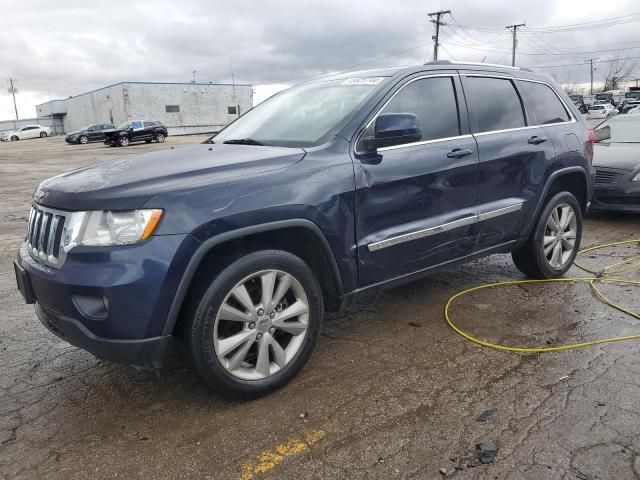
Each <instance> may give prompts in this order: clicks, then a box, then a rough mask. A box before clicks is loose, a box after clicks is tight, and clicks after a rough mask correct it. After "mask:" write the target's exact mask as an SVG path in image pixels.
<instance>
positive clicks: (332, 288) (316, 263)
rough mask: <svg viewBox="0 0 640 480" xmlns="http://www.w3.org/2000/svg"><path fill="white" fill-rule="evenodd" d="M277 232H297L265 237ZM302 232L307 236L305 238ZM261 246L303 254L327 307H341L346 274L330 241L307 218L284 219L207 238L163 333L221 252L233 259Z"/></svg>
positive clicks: (173, 324) (179, 290) (183, 280)
mask: <svg viewBox="0 0 640 480" xmlns="http://www.w3.org/2000/svg"><path fill="white" fill-rule="evenodd" d="M276 232H280V233H296V235H294V236H293V237H292V238H291V239H288V238H286V236H284V235H283V236H282V237H280V238H279V239H277V240H275V241H265V234H267V233H268V234H273V233H276ZM300 234H302V235H303V236H306V237H303V238H301V237H300ZM295 240H299V241H297V242H296V241H295ZM303 240H306V241H308V242H311V243H306V242H305V241H303ZM283 247H284V248H283ZM261 248H280V249H282V250H286V251H289V252H291V253H293V254H296V255H298V256H300V257H301V258H302V259H303V260H304V261H305V262H307V263H308V264H309V266H310V267H311V269H312V270H313V271H314V274H316V275H317V276H318V281H319V283H320V286H321V288H322V292H323V297H324V301H325V307H327V310H330V311H334V310H338V309H339V308H340V305H341V302H342V297H343V295H344V291H343V286H342V277H341V275H340V271H339V269H338V264H337V263H336V260H335V256H334V254H333V251H332V250H331V247H330V245H329V242H328V241H327V239H326V237H325V236H324V234H323V233H322V231H321V230H320V228H319V227H318V226H317V225H316V224H315V223H313V222H311V221H310V220H306V219H291V220H280V221H275V222H270V223H264V224H259V225H253V226H249V227H244V228H239V229H236V230H231V231H228V232H224V233H222V234H220V235H216V236H215V237H212V238H210V239H208V240H205V241H204V242H203V243H202V244H201V245H200V246H199V247H198V249H197V250H196V252H195V253H194V254H193V255H192V257H191V259H190V260H189V263H188V265H187V268H186V269H185V272H184V273H183V275H182V278H181V280H180V283H179V285H178V288H177V290H176V293H175V295H174V298H173V302H172V303H171V307H170V309H169V313H168V315H167V319H166V321H165V325H164V328H163V332H162V333H163V335H171V334H172V333H173V332H174V330H175V327H176V325H177V324H178V321H179V318H180V314H181V312H182V310H183V307H184V306H185V304H186V303H187V301H188V294H189V293H190V292H192V291H193V290H194V288H195V285H194V280H195V279H196V278H197V276H198V274H199V273H200V272H203V271H204V272H206V270H207V268H208V267H209V266H210V265H212V264H213V263H215V261H216V260H218V259H219V257H218V255H217V254H219V253H220V252H222V253H227V254H230V255H229V256H227V257H226V258H227V259H230V260H231V261H233V259H234V256H236V257H240V256H241V255H243V254H246V253H249V252H251V251H256V250H259V249H261ZM317 248H320V249H321V250H320V251H321V252H322V255H317V254H316V255H309V253H310V251H311V249H313V250H314V251H315V249H317Z"/></svg>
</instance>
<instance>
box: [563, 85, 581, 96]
mask: <svg viewBox="0 0 640 480" xmlns="http://www.w3.org/2000/svg"><path fill="white" fill-rule="evenodd" d="M562 88H564V91H565V93H566V94H567V95H573V94H582V88H581V87H580V86H579V85H576V84H575V83H565V84H564V85H563V86H562Z"/></svg>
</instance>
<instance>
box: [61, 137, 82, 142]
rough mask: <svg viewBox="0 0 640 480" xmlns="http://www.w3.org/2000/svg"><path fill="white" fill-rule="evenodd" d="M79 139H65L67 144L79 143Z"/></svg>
mask: <svg viewBox="0 0 640 480" xmlns="http://www.w3.org/2000/svg"><path fill="white" fill-rule="evenodd" d="M78 138H79V137H65V138H64V141H65V142H67V143H78Z"/></svg>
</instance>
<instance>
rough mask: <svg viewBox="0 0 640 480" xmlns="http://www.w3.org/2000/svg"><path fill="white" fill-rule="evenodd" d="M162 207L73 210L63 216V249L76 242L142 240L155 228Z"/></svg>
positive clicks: (126, 242)
mask: <svg viewBox="0 0 640 480" xmlns="http://www.w3.org/2000/svg"><path fill="white" fill-rule="evenodd" d="M162 213H163V212H162V210H160V209H155V210H131V211H127V212H112V211H106V212H103V211H95V212H73V213H72V214H71V215H69V216H68V217H67V221H66V224H65V228H64V235H63V237H62V247H63V248H64V250H65V251H66V252H68V251H69V250H71V249H72V248H73V247H75V246H77V245H85V246H106V245H128V244H132V243H138V242H142V241H143V240H146V239H147V238H149V237H150V236H151V235H152V234H153V232H154V231H155V230H156V228H157V226H158V224H159V223H160V219H161V218H162Z"/></svg>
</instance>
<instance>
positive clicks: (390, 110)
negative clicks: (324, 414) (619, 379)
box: [15, 61, 595, 398]
mask: <svg viewBox="0 0 640 480" xmlns="http://www.w3.org/2000/svg"><path fill="white" fill-rule="evenodd" d="M592 139H595V138H594V137H593V135H590V134H588V130H587V127H586V125H585V123H584V121H583V120H582V118H581V116H580V114H579V112H578V111H577V110H576V108H575V106H574V105H573V103H572V102H571V101H570V100H569V99H568V97H567V96H566V95H565V94H564V93H563V92H562V90H561V89H559V88H558V86H557V85H556V84H555V83H554V82H553V81H552V80H551V79H549V78H548V77H545V76H541V75H538V74H534V73H531V72H529V71H526V70H520V69H517V68H507V67H500V66H491V65H486V64H482V65H472V64H462V63H460V64H454V63H451V62H446V61H440V62H433V63H428V64H426V65H421V66H418V67H412V68H404V69H384V70H373V71H364V72H362V71H361V72H354V73H347V74H343V75H338V76H334V77H331V78H328V79H327V78H325V79H322V80H318V81H314V82H310V83H307V84H303V85H299V86H296V87H293V88H291V89H288V90H286V91H283V92H281V93H279V94H277V95H275V96H273V97H272V98H270V99H269V100H267V101H265V102H263V103H261V104H260V105H258V106H257V107H255V108H254V109H252V110H250V111H249V112H247V113H245V114H244V115H243V116H242V117H240V118H239V119H237V120H236V121H235V122H233V123H232V124H230V125H229V126H227V127H226V128H225V129H223V130H222V131H221V132H220V133H219V134H218V135H216V136H215V137H213V138H211V139H210V140H208V141H207V142H205V144H201V145H191V146H184V147H179V148H175V149H171V150H164V151H157V152H153V153H146V154H143V155H138V156H135V157H132V156H127V157H125V158H124V159H121V160H117V161H113V162H109V163H102V164H100V165H97V166H95V167H93V168H83V169H80V170H77V171H75V172H71V173H68V174H66V175H59V176H57V177H54V178H51V179H49V180H47V181H45V182H43V183H42V184H41V185H40V186H39V187H38V188H37V190H36V192H35V194H34V198H33V207H32V210H31V214H30V216H29V225H28V229H27V238H26V241H25V243H24V244H23V245H22V247H21V248H20V252H19V255H18V261H17V262H16V264H15V270H16V276H17V279H18V285H19V288H20V290H21V292H22V293H23V294H24V296H25V298H26V300H27V302H30V303H36V312H37V314H38V316H39V318H40V319H41V321H42V322H43V323H44V325H46V326H47V327H48V328H49V329H50V330H51V331H52V332H53V333H54V334H56V335H58V336H60V337H62V338H64V339H66V340H68V341H69V342H70V343H72V344H73V345H77V346H79V347H81V348H84V349H86V350H88V351H90V352H92V353H94V354H95V355H96V356H98V357H100V358H103V359H106V360H111V361H119V362H126V363H131V364H135V365H142V366H152V367H157V366H160V365H162V361H163V359H164V357H165V353H166V351H167V347H168V346H169V344H170V343H173V342H175V343H176V344H177V346H178V348H179V351H180V352H181V353H182V355H183V357H184V359H185V360H186V362H187V363H188V364H189V365H191V366H192V367H193V368H194V369H195V370H196V371H197V372H198V373H199V374H200V376H201V377H202V378H203V379H204V381H205V382H207V384H209V385H210V386H211V387H212V388H214V389H215V390H217V391H218V392H220V393H221V394H223V395H225V396H228V397H240V398H252V397H257V396H260V395H263V394H266V393H268V392H270V391H273V390H275V389H276V388H278V387H280V386H282V385H284V384H285V383H286V382H288V381H289V380H290V379H291V378H293V376H294V375H295V374H296V373H297V372H298V371H299V370H300V369H301V368H302V366H303V365H304V364H305V362H306V361H307V360H308V358H309V356H310V355H311V352H312V350H313V348H314V345H315V343H316V340H317V338H318V334H319V331H320V327H321V324H322V318H323V314H324V311H325V310H330V311H336V310H338V309H340V308H341V307H344V306H345V305H349V304H350V303H351V302H353V301H354V300H355V299H357V298H361V297H362V296H364V295H366V294H368V293H369V292H372V291H375V290H376V289H380V288H384V287H388V286H393V285H398V284H400V283H403V282H407V281H410V280H413V279H416V278H419V277H421V276H424V275H427V274H429V273H431V272H433V271H435V270H436V269H441V268H449V267H450V266H451V265H454V264H456V263H459V262H465V261H468V260H471V259H474V258H478V257H482V256H485V255H489V254H492V253H506V252H511V253H512V256H513V259H514V261H515V264H516V266H517V267H518V268H519V269H520V270H522V271H523V272H524V273H525V274H526V275H529V276H532V277H537V278H553V277H559V276H561V275H563V274H564V273H565V272H566V271H567V269H569V267H570V266H571V264H572V262H573V260H574V258H575V255H576V252H577V251H578V248H579V246H580V239H581V235H582V213H583V212H584V211H585V209H586V208H587V205H588V204H589V200H590V198H591V193H592V185H593V175H594V171H593V168H592V165H591V159H592V153H593V145H592ZM394 320H397V319H393V318H390V319H389V321H394Z"/></svg>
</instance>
